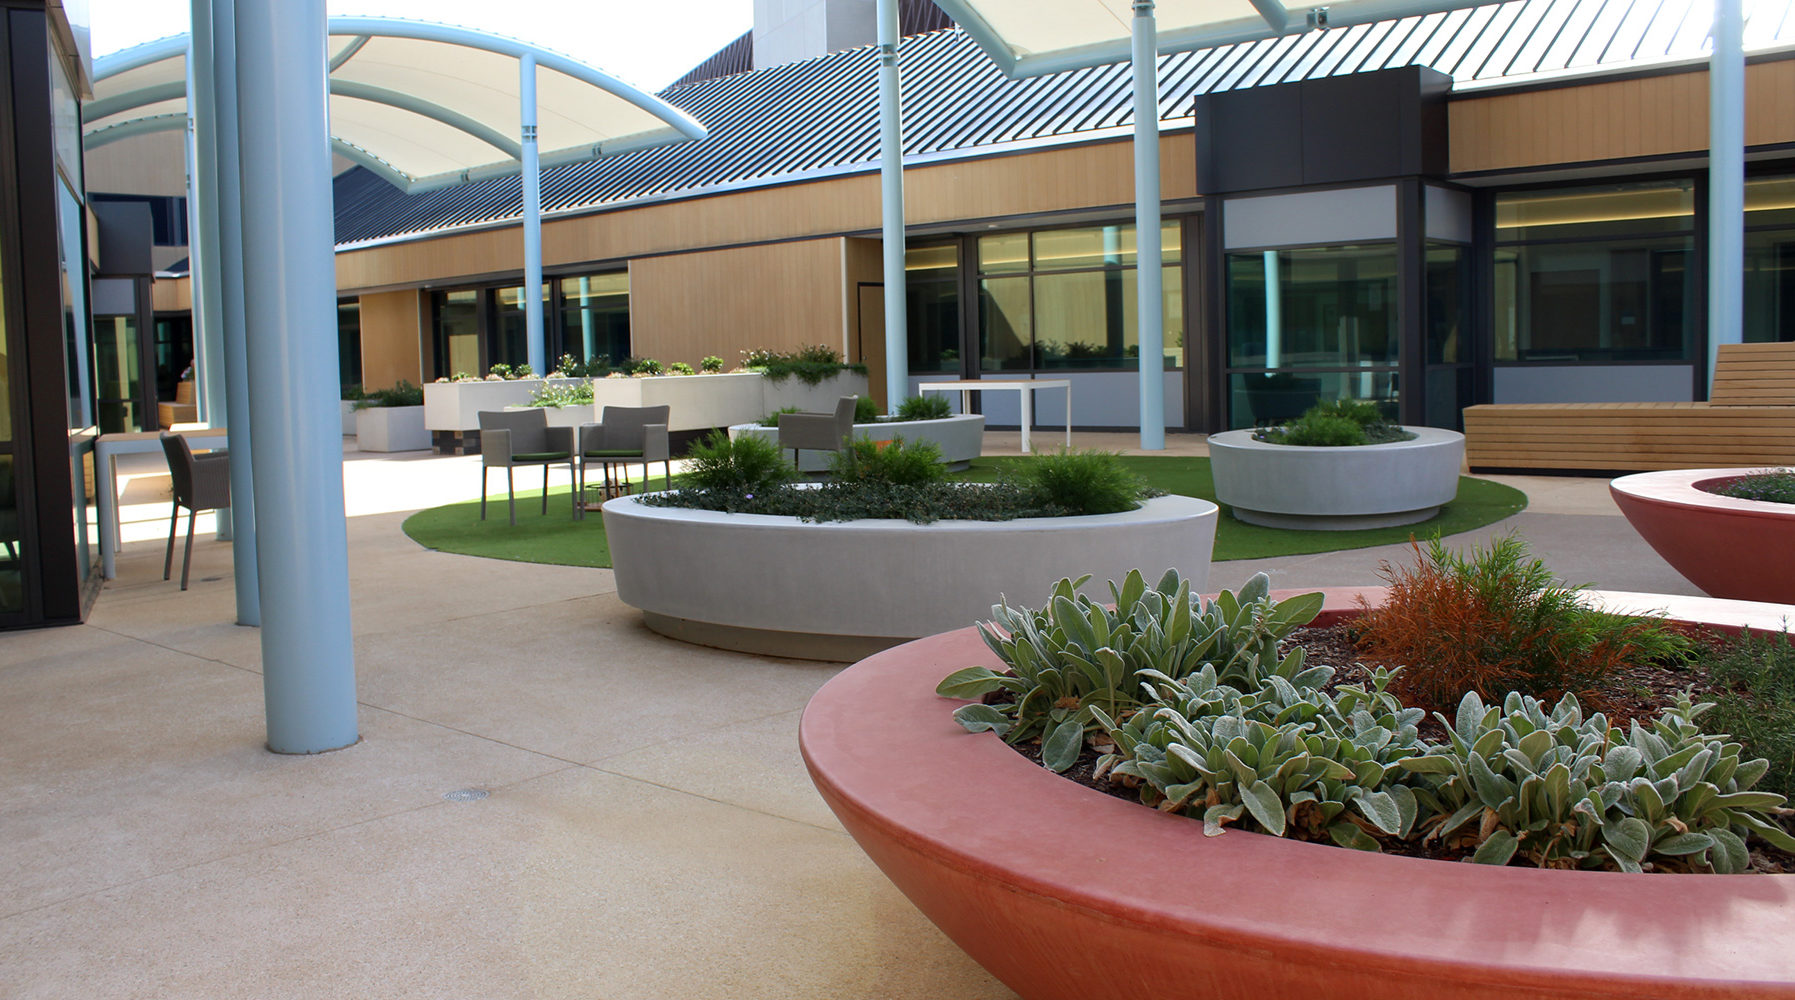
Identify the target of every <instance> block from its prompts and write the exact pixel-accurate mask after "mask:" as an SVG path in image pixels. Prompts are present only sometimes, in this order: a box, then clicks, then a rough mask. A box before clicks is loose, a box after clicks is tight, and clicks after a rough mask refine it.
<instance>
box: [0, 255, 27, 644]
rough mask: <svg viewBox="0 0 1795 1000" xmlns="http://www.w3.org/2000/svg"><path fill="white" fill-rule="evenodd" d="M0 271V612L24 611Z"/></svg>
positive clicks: (6, 278)
mask: <svg viewBox="0 0 1795 1000" xmlns="http://www.w3.org/2000/svg"><path fill="white" fill-rule="evenodd" d="M9 280H11V275H9V274H6V273H4V272H0V613H4V614H16V613H18V612H21V611H24V610H25V559H24V555H25V554H24V551H23V548H24V545H25V539H24V533H23V532H22V531H21V530H20V528H19V490H18V486H17V485H16V484H15V483H14V481H13V458H12V449H13V441H12V382H11V378H12V364H11V358H10V357H9V356H8V355H9V353H10V346H9V341H8V339H7V331H6V289H7V282H8V281H9Z"/></svg>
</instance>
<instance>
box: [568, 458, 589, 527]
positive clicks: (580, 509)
mask: <svg viewBox="0 0 1795 1000" xmlns="http://www.w3.org/2000/svg"><path fill="white" fill-rule="evenodd" d="M577 475H579V470H578V469H575V468H574V464H573V459H571V458H570V459H568V460H567V481H568V482H569V483H572V482H573V481H574V477H575V476H577ZM571 492H572V493H573V496H572V497H570V498H569V499H571V500H572V501H573V502H572V503H570V504H568V505H567V512H568V513H569V514H572V515H573V519H574V520H576V521H578V520H579V519H580V515H582V514H584V513H585V506H586V502H585V499H586V498H585V496H584V493H583V491H582V490H579V489H577V488H576V489H574V490H572V491H571Z"/></svg>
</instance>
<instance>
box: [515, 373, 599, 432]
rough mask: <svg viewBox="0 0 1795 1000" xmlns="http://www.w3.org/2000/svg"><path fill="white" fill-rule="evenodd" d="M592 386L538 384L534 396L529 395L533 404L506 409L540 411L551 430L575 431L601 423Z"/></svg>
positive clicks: (586, 381) (584, 381)
mask: <svg viewBox="0 0 1795 1000" xmlns="http://www.w3.org/2000/svg"><path fill="white" fill-rule="evenodd" d="M592 400H593V395H592V383H591V381H589V380H582V381H577V382H574V381H558V382H556V381H547V380H544V381H543V382H541V383H539V387H538V388H537V389H536V391H535V392H533V393H531V394H530V401H529V403H527V404H524V405H521V406H519V405H513V406H507V407H505V409H507V410H528V409H533V408H541V409H542V410H543V411H544V412H545V413H546V414H547V416H548V423H549V426H551V427H573V428H575V429H578V427H579V426H580V425H581V424H589V423H593V422H594V421H596V420H597V419H598V412H597V407H596V406H594V405H593V402H592Z"/></svg>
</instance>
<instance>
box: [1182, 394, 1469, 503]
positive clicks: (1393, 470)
mask: <svg viewBox="0 0 1795 1000" xmlns="http://www.w3.org/2000/svg"><path fill="white" fill-rule="evenodd" d="M1464 458H1465V436H1464V435H1463V434H1460V433H1458V432H1457V431H1449V430H1443V429H1441V428H1438V427H1403V426H1398V425H1396V424H1392V423H1390V422H1389V421H1388V420H1386V419H1385V418H1384V417H1383V415H1382V413H1381V412H1380V411H1379V410H1378V408H1377V406H1376V405H1375V404H1373V403H1368V402H1362V401H1354V400H1338V401H1332V402H1324V403H1318V404H1316V405H1315V406H1313V407H1311V408H1310V409H1309V410H1308V411H1307V412H1305V413H1304V414H1303V415H1302V416H1301V417H1300V418H1298V419H1297V420H1295V421H1292V422H1290V423H1288V424H1285V425H1282V426H1276V427H1263V428H1257V429H1254V430H1240V431H1226V432H1223V433H1220V434H1211V435H1210V436H1209V461H1210V464H1211V467H1212V468H1213V470H1214V473H1215V494H1216V499H1217V500H1219V501H1221V502H1222V503H1223V504H1225V505H1227V506H1229V507H1231V508H1233V513H1234V516H1235V517H1237V518H1239V519H1240V520H1242V521H1246V522H1248V523H1250V524H1263V525H1268V526H1270V527H1274V528H1298V529H1309V530H1322V531H1347V530H1353V529H1358V528H1380V527H1388V526H1391V525H1398V524H1413V523H1415V522H1417V521H1425V520H1427V519H1428V518H1430V517H1432V516H1434V514H1436V513H1437V512H1438V511H1439V509H1440V507H1441V506H1442V505H1444V504H1447V503H1450V502H1452V500H1453V498H1454V497H1456V496H1458V476H1459V469H1460V467H1461V466H1463V465H1464Z"/></svg>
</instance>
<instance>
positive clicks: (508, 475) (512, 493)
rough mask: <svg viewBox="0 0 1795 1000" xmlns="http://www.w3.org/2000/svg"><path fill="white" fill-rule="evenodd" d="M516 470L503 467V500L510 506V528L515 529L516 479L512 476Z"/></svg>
mask: <svg viewBox="0 0 1795 1000" xmlns="http://www.w3.org/2000/svg"><path fill="white" fill-rule="evenodd" d="M515 471H516V470H515V469H513V468H512V467H511V466H509V465H507V466H505V500H506V502H507V503H509V504H510V505H511V526H512V527H513V528H515V527H517V479H516V478H515V477H514V476H513V475H512V473H514V472H515Z"/></svg>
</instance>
